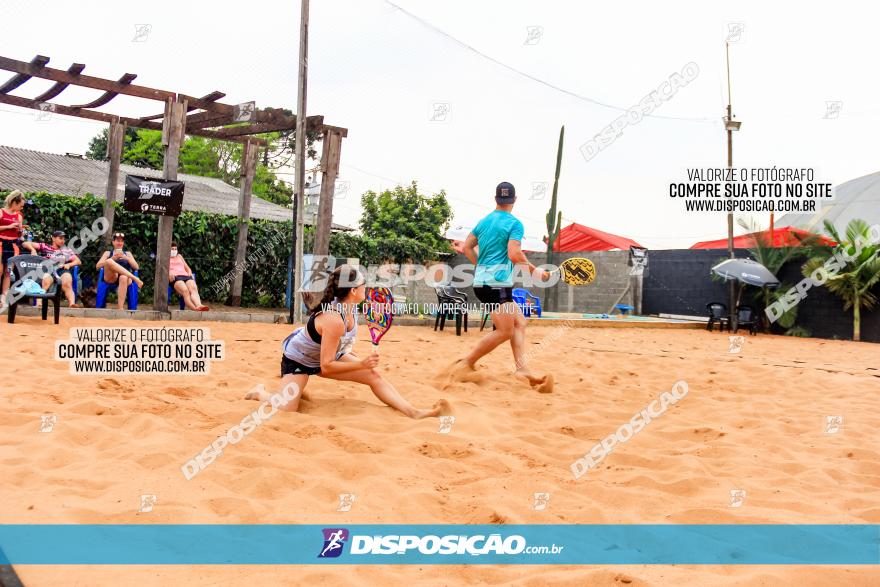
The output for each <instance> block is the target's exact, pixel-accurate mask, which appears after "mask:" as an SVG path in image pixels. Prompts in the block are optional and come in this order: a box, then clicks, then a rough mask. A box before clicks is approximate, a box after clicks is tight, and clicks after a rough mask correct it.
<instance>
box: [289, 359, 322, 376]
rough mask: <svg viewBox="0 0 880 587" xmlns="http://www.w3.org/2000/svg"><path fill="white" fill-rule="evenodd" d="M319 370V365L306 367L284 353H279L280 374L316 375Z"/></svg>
mask: <svg viewBox="0 0 880 587" xmlns="http://www.w3.org/2000/svg"><path fill="white" fill-rule="evenodd" d="M320 372H321V368H320V367H306V366H305V365H302V364H300V363H297V362H296V361H294V360H293V359H288V358H287V356H286V355H281V376H282V377H284V376H285V375H317V374H318V373H320Z"/></svg>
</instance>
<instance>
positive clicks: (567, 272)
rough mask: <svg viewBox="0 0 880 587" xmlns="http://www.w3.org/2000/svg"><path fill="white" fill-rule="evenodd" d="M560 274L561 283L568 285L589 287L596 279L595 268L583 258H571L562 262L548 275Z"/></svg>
mask: <svg viewBox="0 0 880 587" xmlns="http://www.w3.org/2000/svg"><path fill="white" fill-rule="evenodd" d="M557 271H558V272H559V273H560V277H561V278H562V281H564V282H565V283H567V284H568V285H589V284H591V283H593V280H594V279H596V266H595V265H593V262H592V261H590V260H589V259H585V258H584V257H572V258H570V259H566V260H565V261H563V262H562V263H561V264H560V265H559V268H558V269H553V270H552V271H550V273H555V272H557Z"/></svg>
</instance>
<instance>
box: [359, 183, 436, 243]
mask: <svg viewBox="0 0 880 587" xmlns="http://www.w3.org/2000/svg"><path fill="white" fill-rule="evenodd" d="M361 207H362V208H363V213H362V215H361V222H360V227H361V231H363V234H364V236H366V237H368V238H372V239H376V240H377V241H381V240H383V239H400V238H404V239H411V240H412V241H414V242H415V243H420V244H422V245H424V246H427V247H429V248H430V250H432V251H435V252H442V253H446V252H451V251H452V248H451V247H450V246H449V242H448V241H447V240H446V238H445V237H444V236H443V233H444V232H446V229H447V228H449V223H450V221H451V220H452V207H451V206H450V205H449V202H448V201H447V200H446V192H445V191H444V190H441V191H440V192H439V193H437V194H434V195H432V196H425V195H422V194H420V193H419V188H418V185H417V184H416V182H415V181H414V182H412V184H410V185H409V186H407V187H404V186H397V187H395V188H394V189H393V190H385V191H383V192H382V193H378V194H377V193H376V192H374V191H372V190H371V191H368V192H366V193H365V194H364V195H363V196H361Z"/></svg>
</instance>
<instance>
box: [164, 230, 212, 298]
mask: <svg viewBox="0 0 880 587" xmlns="http://www.w3.org/2000/svg"><path fill="white" fill-rule="evenodd" d="M168 281H169V282H170V283H171V285H172V286H173V287H174V291H175V292H177V295H179V296H180V297H181V298H182V299H183V303H184V304H185V305H186V307H187V308H189V309H190V310H195V311H197V312H207V311H208V310H210V309H211V308H209V307H208V306H205V305H203V304H202V298H201V297H199V288H198V286H196V281H195V279H193V276H192V269H190V268H189V265H187V263H186V261H185V260H184V259H183V255H181V254H180V253H178V252H177V243H171V260H170V261H169V262H168Z"/></svg>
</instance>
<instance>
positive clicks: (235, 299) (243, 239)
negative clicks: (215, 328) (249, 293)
mask: <svg viewBox="0 0 880 587" xmlns="http://www.w3.org/2000/svg"><path fill="white" fill-rule="evenodd" d="M259 151H260V149H259V147H258V146H257V145H255V144H253V143H251V142H250V141H248V142H247V143H245V145H244V150H243V152H242V163H241V170H242V177H241V191H240V193H239V198H238V244H237V246H236V247H235V265H234V266H233V267H234V269H233V271H234V274H233V278H232V291H231V292H230V294H229V305H230V306H240V305H241V285H242V282H244V269H245V259H246V257H247V237H248V223H249V221H250V217H251V196H252V193H251V192H252V189H253V185H254V174H255V172H256V169H257V159H258V156H259Z"/></svg>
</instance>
